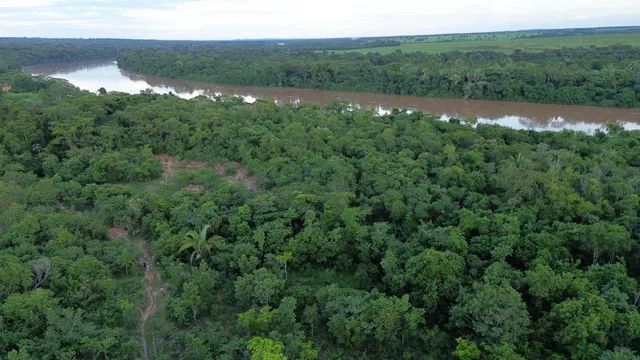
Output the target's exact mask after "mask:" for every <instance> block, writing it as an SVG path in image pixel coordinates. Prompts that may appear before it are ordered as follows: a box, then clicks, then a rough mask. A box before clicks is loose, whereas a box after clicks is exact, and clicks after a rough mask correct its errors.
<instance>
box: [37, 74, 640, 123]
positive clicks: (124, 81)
mask: <svg viewBox="0 0 640 360" xmlns="http://www.w3.org/2000/svg"><path fill="white" fill-rule="evenodd" d="M25 70H26V71H28V72H30V73H32V74H34V75H46V76H50V77H54V78H61V79H65V80H67V81H69V82H70V83H71V84H73V85H75V86H77V87H78V88H80V89H83V90H89V91H93V92H95V91H97V90H98V89H99V88H101V87H103V88H105V89H106V90H107V91H119V92H126V93H139V92H140V91H143V90H146V89H152V90H153V91H154V92H156V93H159V94H167V93H169V92H171V93H174V94H175V95H177V96H179V97H182V98H186V99H189V98H194V97H196V96H200V95H204V96H207V97H215V96H219V95H236V96H241V97H242V98H243V99H244V100H245V101H246V102H249V103H251V102H254V101H256V99H271V100H273V101H275V102H276V103H277V104H293V105H298V104H301V103H315V104H320V105H327V104H329V103H331V102H332V101H335V100H337V99H341V100H344V101H347V102H350V103H352V104H355V105H358V106H362V107H365V108H370V109H373V110H374V111H376V112H377V113H378V114H381V115H383V114H387V113H390V112H391V109H393V108H398V109H404V110H411V111H416V110H418V111H423V112H425V113H430V114H434V115H437V116H440V118H441V119H442V120H446V119H449V118H458V119H463V120H468V119H476V120H477V122H478V123H491V124H499V125H502V126H506V127H510V128H514V129H533V130H553V131H559V130H563V129H569V130H578V131H584V132H589V133H591V132H594V131H595V130H597V129H601V128H603V127H604V126H605V125H606V124H607V123H611V122H615V123H618V124H620V125H622V126H623V127H624V128H625V129H628V130H637V129H640V110H639V109H621V108H602V107H593V106H575V105H553V104H531V103H516V102H506V101H487V100H467V99H443V98H427V97H420V96H405V95H386V94H372V93H359V92H347V91H327V90H317V89H296V88H266V87H253V86H234V85H220V84H211V83H205V82H199V81H189V80H177V79H169V78H161V77H154V76H144V75H138V74H133V73H129V72H127V71H124V70H122V69H119V68H118V65H117V63H116V62H115V61H101V62H84V63H66V64H47V65H38V66H30V67H27V68H25Z"/></svg>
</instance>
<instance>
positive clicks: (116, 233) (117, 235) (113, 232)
mask: <svg viewBox="0 0 640 360" xmlns="http://www.w3.org/2000/svg"><path fill="white" fill-rule="evenodd" d="M107 236H108V237H110V238H112V239H121V238H124V237H127V236H129V232H128V231H127V230H126V229H123V228H120V227H110V228H108V229H107Z"/></svg>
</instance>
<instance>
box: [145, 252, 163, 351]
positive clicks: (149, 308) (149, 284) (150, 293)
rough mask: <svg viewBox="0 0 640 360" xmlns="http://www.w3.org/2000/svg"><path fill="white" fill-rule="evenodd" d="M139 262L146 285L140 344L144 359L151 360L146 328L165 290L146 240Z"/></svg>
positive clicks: (156, 310)
mask: <svg viewBox="0 0 640 360" xmlns="http://www.w3.org/2000/svg"><path fill="white" fill-rule="evenodd" d="M139 262H140V266H141V267H143V270H144V278H143V280H142V282H143V285H144V298H145V308H144V310H142V313H141V314H140V343H141V344H142V358H143V359H144V360H149V353H148V350H147V338H146V334H145V327H146V325H147V320H149V318H150V317H152V316H153V315H155V314H156V313H157V312H158V299H159V298H160V296H162V292H163V289H162V288H161V287H160V277H159V275H158V273H157V271H156V259H155V256H154V255H153V254H152V253H151V252H150V251H149V248H148V245H147V242H146V241H145V240H142V251H141V252H140V260H139ZM144 264H147V266H148V269H144ZM147 270H148V271H147Z"/></svg>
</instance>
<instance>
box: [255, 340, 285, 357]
mask: <svg viewBox="0 0 640 360" xmlns="http://www.w3.org/2000/svg"><path fill="white" fill-rule="evenodd" d="M247 349H249V351H251V360H286V359H287V357H286V356H284V355H283V353H282V351H283V350H284V345H282V343H281V342H279V341H273V340H271V339H268V338H262V337H254V338H251V340H249V343H248V344H247Z"/></svg>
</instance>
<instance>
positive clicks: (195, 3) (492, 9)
mask: <svg viewBox="0 0 640 360" xmlns="http://www.w3.org/2000/svg"><path fill="white" fill-rule="evenodd" d="M639 5H640V0H437V1H430V0H383V1H380V0H322V1H304V0H186V1H177V0H0V37H5V36H6V37H13V36H17V37H23V36H24V37H62V38H69V37H72V38H131V39H184V40H187V39H188V40H228V39H264V38H328V37H363V36H387V35H389V36H391V35H417V34H441V33H464V32H482V31H503V30H524V29H542V28H572V27H597V26H621V25H640V6H639Z"/></svg>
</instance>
